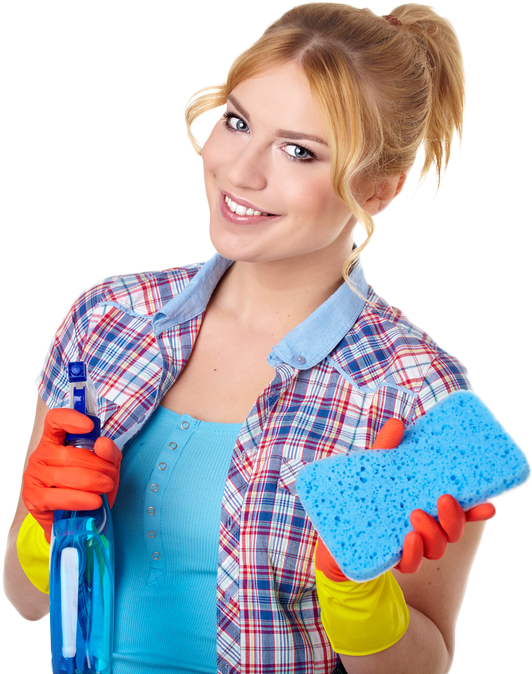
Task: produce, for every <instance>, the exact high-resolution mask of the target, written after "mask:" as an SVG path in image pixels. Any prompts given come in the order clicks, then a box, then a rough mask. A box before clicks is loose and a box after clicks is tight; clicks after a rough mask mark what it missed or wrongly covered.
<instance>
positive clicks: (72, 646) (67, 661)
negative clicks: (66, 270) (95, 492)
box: [50, 362, 114, 674]
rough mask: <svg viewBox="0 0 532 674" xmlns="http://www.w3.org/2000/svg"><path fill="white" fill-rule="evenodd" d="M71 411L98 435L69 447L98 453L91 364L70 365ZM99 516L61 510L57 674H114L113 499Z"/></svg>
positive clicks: (55, 550) (54, 635) (56, 565)
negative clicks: (89, 423)
mask: <svg viewBox="0 0 532 674" xmlns="http://www.w3.org/2000/svg"><path fill="white" fill-rule="evenodd" d="M68 379H69V382H70V407H71V408H72V409H75V410H77V411H78V412H81V413H82V414H85V415H86V416H88V417H89V418H90V419H91V420H92V421H93V422H94V429H93V430H92V431H91V432H90V433H85V434H83V435H82V434H78V435H75V434H67V436H66V439H65V445H71V446H73V447H84V448H86V449H91V450H92V449H93V448H94V442H95V441H96V439H97V438H98V437H99V436H100V420H99V418H98V417H97V415H96V412H95V405H94V400H95V394H94V389H93V388H92V384H91V382H90V379H89V377H88V376H87V370H86V367H85V363H83V362H72V363H69V364H68ZM102 501H103V503H102V505H101V507H100V508H98V509H97V510H87V511H73V510H57V511H55V513H54V525H53V528H52V540H51V551H50V632H51V640H52V671H53V673H54V674H63V673H66V674H111V659H112V654H113V626H114V536H113V523H112V520H111V512H110V509H109V504H108V502H107V497H106V495H105V494H102Z"/></svg>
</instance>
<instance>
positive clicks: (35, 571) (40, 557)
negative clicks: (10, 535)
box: [17, 513, 50, 594]
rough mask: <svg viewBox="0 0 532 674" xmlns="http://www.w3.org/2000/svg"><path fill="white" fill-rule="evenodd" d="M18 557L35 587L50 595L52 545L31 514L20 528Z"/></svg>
mask: <svg viewBox="0 0 532 674" xmlns="http://www.w3.org/2000/svg"><path fill="white" fill-rule="evenodd" d="M17 555H18V559H19V562H20V566H21V567H22V569H23V571H24V573H25V574H26V576H27V577H28V578H29V580H30V581H31V582H32V583H33V585H35V587H36V588H37V589H38V590H40V591H41V592H44V593H45V594H49V592H50V589H49V582H48V577H49V559H50V544H49V543H48V541H47V540H46V537H45V535H44V530H43V528H42V527H41V525H40V524H39V523H38V522H37V520H36V519H35V518H34V517H33V515H31V513H29V514H28V515H26V517H25V519H24V522H22V525H21V527H20V531H19V533H18V536H17Z"/></svg>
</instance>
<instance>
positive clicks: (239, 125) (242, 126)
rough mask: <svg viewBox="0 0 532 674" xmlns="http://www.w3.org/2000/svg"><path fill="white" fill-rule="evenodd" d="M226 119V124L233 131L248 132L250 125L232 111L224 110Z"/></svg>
mask: <svg viewBox="0 0 532 674" xmlns="http://www.w3.org/2000/svg"><path fill="white" fill-rule="evenodd" d="M224 120H225V121H224V124H225V126H226V127H227V128H228V129H231V130H232V131H241V132H243V133H247V132H248V131H249V126H248V125H247V124H246V122H244V120H243V119H241V118H240V117H237V116H236V115H234V114H233V113H231V112H224Z"/></svg>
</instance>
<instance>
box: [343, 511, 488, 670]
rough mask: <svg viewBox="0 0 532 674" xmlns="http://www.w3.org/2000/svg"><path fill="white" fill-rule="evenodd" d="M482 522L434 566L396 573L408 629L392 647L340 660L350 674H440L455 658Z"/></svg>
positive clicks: (426, 562)
mask: <svg viewBox="0 0 532 674" xmlns="http://www.w3.org/2000/svg"><path fill="white" fill-rule="evenodd" d="M483 528H484V523H483V522H476V523H468V524H467V525H466V528H465V532H464V535H463V537H462V539H461V540H460V541H459V542H458V543H453V544H451V545H449V546H448V548H447V551H446V553H445V556H444V557H443V558H442V559H440V560H437V561H429V560H427V559H425V560H423V564H422V566H421V569H420V570H419V571H418V572H417V573H415V574H412V575H404V574H401V573H399V572H397V571H393V574H394V576H395V578H396V580H397V582H398V583H399V585H400V587H401V589H402V591H403V594H404V596H405V599H406V603H407V605H408V608H409V611H410V623H409V626H408V629H407V631H406V632H405V634H404V635H403V637H402V638H401V639H400V640H399V641H398V642H397V643H396V644H394V645H393V646H391V647H390V648H387V649H386V650H384V651H380V652H379V653H374V654H373V655H366V656H349V655H342V656H341V659H342V662H343V665H344V667H345V669H346V670H347V672H348V674H374V673H375V674H377V673H378V674H388V673H390V674H444V673H445V672H448V671H449V669H450V667H451V664H452V658H453V652H454V629H455V625H456V620H457V618H458V613H459V610H460V606H461V603H462V600H463V597H464V594H465V589H466V585H467V579H468V576H469V572H470V570H471V566H472V564H473V560H474V557H475V553H476V551H477V548H478V545H479V543H480V538H481V536H482V531H483Z"/></svg>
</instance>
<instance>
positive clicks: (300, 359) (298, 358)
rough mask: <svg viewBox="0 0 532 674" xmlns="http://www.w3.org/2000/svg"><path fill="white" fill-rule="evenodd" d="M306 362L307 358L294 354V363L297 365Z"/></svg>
mask: <svg viewBox="0 0 532 674" xmlns="http://www.w3.org/2000/svg"><path fill="white" fill-rule="evenodd" d="M306 362H307V359H306V358H305V357H304V356H294V363H297V364H298V365H304V364H305V363H306Z"/></svg>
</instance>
